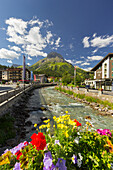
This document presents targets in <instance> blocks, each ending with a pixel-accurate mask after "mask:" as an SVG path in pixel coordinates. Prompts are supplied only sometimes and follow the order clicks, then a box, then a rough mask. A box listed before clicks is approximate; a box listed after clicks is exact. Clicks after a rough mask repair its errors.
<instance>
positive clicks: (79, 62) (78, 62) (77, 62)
mask: <svg viewBox="0 0 113 170" xmlns="http://www.w3.org/2000/svg"><path fill="white" fill-rule="evenodd" d="M82 62H83V61H76V63H75V64H81V63H82Z"/></svg>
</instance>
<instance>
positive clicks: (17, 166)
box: [13, 162, 21, 170]
mask: <svg viewBox="0 0 113 170" xmlns="http://www.w3.org/2000/svg"><path fill="white" fill-rule="evenodd" d="M20 165H21V164H20V163H18V162H16V164H15V166H14V168H13V170H21V168H20Z"/></svg>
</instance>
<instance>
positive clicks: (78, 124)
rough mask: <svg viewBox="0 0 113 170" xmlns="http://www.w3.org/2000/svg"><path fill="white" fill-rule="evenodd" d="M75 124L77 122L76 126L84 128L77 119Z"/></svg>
mask: <svg viewBox="0 0 113 170" xmlns="http://www.w3.org/2000/svg"><path fill="white" fill-rule="evenodd" d="M74 122H76V126H82V124H81V123H79V122H78V121H77V120H76V119H75V120H74Z"/></svg>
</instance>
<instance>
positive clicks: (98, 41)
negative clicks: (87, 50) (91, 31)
mask: <svg viewBox="0 0 113 170" xmlns="http://www.w3.org/2000/svg"><path fill="white" fill-rule="evenodd" d="M90 42H91V46H92V47H98V48H103V47H107V46H108V45H110V44H111V43H113V35H112V36H99V37H94V38H93V39H92V40H91V41H90Z"/></svg>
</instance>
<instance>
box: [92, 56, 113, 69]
mask: <svg viewBox="0 0 113 170" xmlns="http://www.w3.org/2000/svg"><path fill="white" fill-rule="evenodd" d="M108 56H113V53H108V54H107V55H106V56H105V57H104V58H103V59H102V60H101V61H100V62H99V63H98V64H97V65H96V66H95V67H93V68H92V69H91V71H95V70H97V69H98V67H99V66H101V65H102V63H103V61H104V60H105V59H107V58H108Z"/></svg>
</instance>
